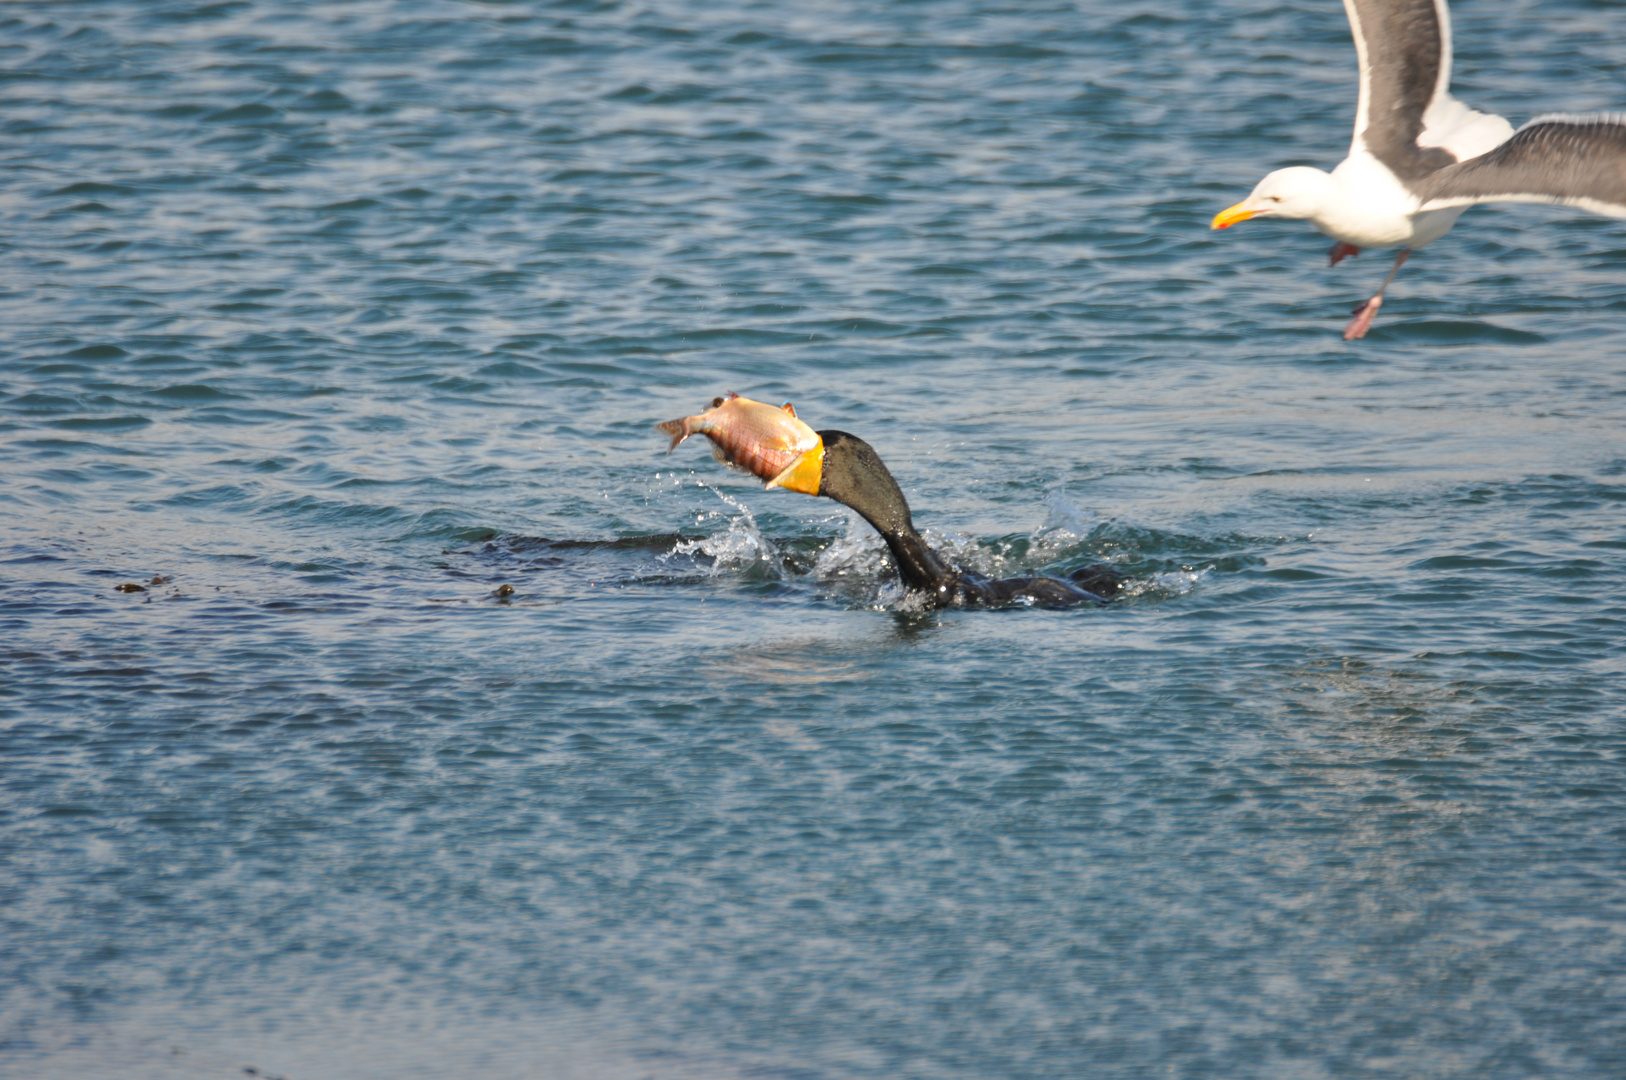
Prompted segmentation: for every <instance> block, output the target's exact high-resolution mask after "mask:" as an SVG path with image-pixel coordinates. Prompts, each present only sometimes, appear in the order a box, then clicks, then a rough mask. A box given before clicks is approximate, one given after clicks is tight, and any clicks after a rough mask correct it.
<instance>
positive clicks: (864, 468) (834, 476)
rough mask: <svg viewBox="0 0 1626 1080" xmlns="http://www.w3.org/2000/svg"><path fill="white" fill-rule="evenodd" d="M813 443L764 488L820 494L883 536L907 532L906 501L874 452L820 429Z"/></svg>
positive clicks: (866, 445) (846, 436)
mask: <svg viewBox="0 0 1626 1080" xmlns="http://www.w3.org/2000/svg"><path fill="white" fill-rule="evenodd" d="M818 435H819V445H818V446H817V447H815V448H814V449H812V450H809V451H808V452H807V453H806V454H804V455H802V457H801V458H800V459H799V460H798V461H797V462H796V464H795V465H793V466H791V467H790V468H789V469H786V470H785V471H784V472H783V473H782V474H780V475H779V476H776V477H774V479H773V482H772V483H771V484H770V485H769V486H770V487H782V488H788V489H789V490H791V491H800V492H801V493H803V494H804V495H823V496H824V497H825V498H826V499H834V500H835V501H836V502H838V503H842V504H843V505H845V506H850V507H852V508H853V509H854V510H856V511H858V512H859V513H860V514H861V515H863V517H864V520H866V521H868V522H869V523H870V524H871V525H873V526H875V528H876V529H878V530H879V531H880V532H881V534H882V535H883V536H886V535H894V534H897V533H899V532H903V531H911V532H912V531H913V530H914V524H913V522H911V521H910V518H909V502H908V500H906V499H905V498H904V497H903V491H902V490H901V489H900V488H899V487H898V482H897V481H896V480H894V479H892V473H891V472H890V471H888V469H887V467H886V465H885V463H883V462H882V461H881V457H880V455H879V454H877V453H876V452H875V448H874V447H872V446H870V444H869V443H867V442H865V441H864V440H863V439H860V438H859V437H858V436H856V435H849V434H848V433H847V432H845V431H821V432H819V433H818Z"/></svg>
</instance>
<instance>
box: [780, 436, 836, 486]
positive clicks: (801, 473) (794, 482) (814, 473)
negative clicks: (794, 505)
mask: <svg viewBox="0 0 1626 1080" xmlns="http://www.w3.org/2000/svg"><path fill="white" fill-rule="evenodd" d="M823 476H824V440H823V439H820V440H819V445H817V446H815V447H814V448H813V449H811V450H809V451H808V452H807V453H805V454H803V455H802V456H801V457H799V458H797V459H796V460H795V461H793V462H791V464H790V468H788V469H786V470H785V471H784V472H782V473H780V474H779V475H778V476H776V477H774V478H773V479H772V480H769V481H768V485H767V486H768V487H771V488H776V487H780V488H784V489H785V490H786V491H800V492H801V493H802V494H803V495H817V494H818V493H819V481H820V480H821V479H822V478H823Z"/></svg>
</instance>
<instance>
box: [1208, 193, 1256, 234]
mask: <svg viewBox="0 0 1626 1080" xmlns="http://www.w3.org/2000/svg"><path fill="white" fill-rule="evenodd" d="M1247 205H1248V204H1247V201H1246V200H1244V201H1242V202H1239V203H1237V204H1236V205H1235V206H1232V207H1230V208H1228V209H1225V210H1221V211H1220V212H1219V213H1217V214H1215V215H1214V224H1213V225H1212V226H1211V227H1212V228H1215V229H1229V228H1230V227H1231V226H1232V225H1235V224H1236V223H1237V222H1239V221H1247V220H1248V219H1249V218H1251V217H1253V215H1254V214H1255V213H1256V212H1257V211H1253V210H1248V209H1245V207H1247Z"/></svg>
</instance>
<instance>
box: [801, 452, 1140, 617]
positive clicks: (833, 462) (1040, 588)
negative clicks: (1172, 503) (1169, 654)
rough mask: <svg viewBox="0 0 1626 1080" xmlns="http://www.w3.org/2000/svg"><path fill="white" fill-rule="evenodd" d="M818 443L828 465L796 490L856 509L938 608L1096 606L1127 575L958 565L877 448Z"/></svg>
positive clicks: (1098, 569)
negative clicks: (1030, 573) (813, 483)
mask: <svg viewBox="0 0 1626 1080" xmlns="http://www.w3.org/2000/svg"><path fill="white" fill-rule="evenodd" d="M819 439H820V441H821V443H822V446H823V461H822V463H821V467H820V468H819V470H818V488H817V490H816V491H810V490H808V489H807V488H806V487H797V488H794V489H793V490H797V491H802V492H804V493H806V494H809V495H814V494H817V495H822V496H824V497H825V498H827V499H834V500H835V501H836V502H838V503H842V504H844V505H846V506H850V507H852V508H853V509H854V510H856V511H858V513H859V515H860V516H861V517H863V519H864V520H865V521H867V522H869V523H870V524H871V525H873V526H874V527H875V531H876V532H878V533H880V534H881V539H883V540H885V541H886V546H887V548H888V549H890V550H891V552H892V559H893V561H894V562H896V563H897V564H898V573H899V574H900V575H901V576H902V577H903V583H904V585H906V586H908V587H909V588H911V589H916V590H918V591H920V592H923V593H927V594H929V595H930V596H931V598H932V603H933V604H935V605H936V606H938V607H956V606H962V605H968V604H988V605H997V604H1011V603H1019V602H1023V601H1026V602H1029V603H1035V604H1039V605H1042V606H1044V607H1067V606H1070V605H1072V604H1080V603H1086V602H1095V603H1099V602H1101V601H1105V600H1110V599H1111V598H1112V597H1114V596H1116V595H1117V594H1118V591H1119V589H1120V587H1121V586H1122V583H1123V577H1122V576H1121V575H1120V574H1118V573H1117V571H1115V570H1113V569H1112V568H1111V567H1107V566H1102V565H1100V564H1096V565H1092V566H1086V567H1082V568H1081V569H1078V570H1075V571H1074V572H1073V573H1071V574H1069V575H1068V576H1067V577H1066V578H1056V577H1015V578H986V577H983V576H982V575H981V574H976V573H973V572H971V571H969V570H963V569H961V568H960V567H957V566H955V565H954V564H952V563H950V562H949V561H948V560H946V559H944V558H943V556H941V555H939V554H938V553H937V552H936V551H934V550H933V549H932V547H931V545H930V544H928V543H926V540H925V538H924V537H922V536H921V535H920V533H919V532H917V531H916V530H915V524H914V521H913V519H912V518H911V516H910V514H909V502H908V500H907V499H905V498H904V497H903V491H902V489H900V488H899V487H898V482H897V481H896V480H894V479H892V473H891V472H890V471H889V470H888V469H887V467H886V464H885V463H884V462H883V461H882V460H881V457H880V455H879V454H877V453H876V452H875V448H874V447H872V446H870V444H869V443H867V442H865V441H864V440H863V439H860V438H859V437H858V436H856V435H849V434H848V433H847V432H845V431H821V432H819ZM782 486H785V487H789V486H790V485H789V484H785V485H782Z"/></svg>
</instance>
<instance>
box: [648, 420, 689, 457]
mask: <svg viewBox="0 0 1626 1080" xmlns="http://www.w3.org/2000/svg"><path fill="white" fill-rule="evenodd" d="M655 430H656V431H659V432H662V433H663V434H666V435H670V436H672V445H671V446H668V447H667V448H666V452H667V453H668V454H670V453H671V452H672V451H673V450H676V449H677V447H678V443H680V442H682V441H683V440H684V439H687V438H688V437H689V436H690V435H693V434H694V430H693V429H692V428H690V427H689V418H688V417H687V416H685V417H684V418H683V419H682V420H668V421H666V423H664V424H656V425H655Z"/></svg>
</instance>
